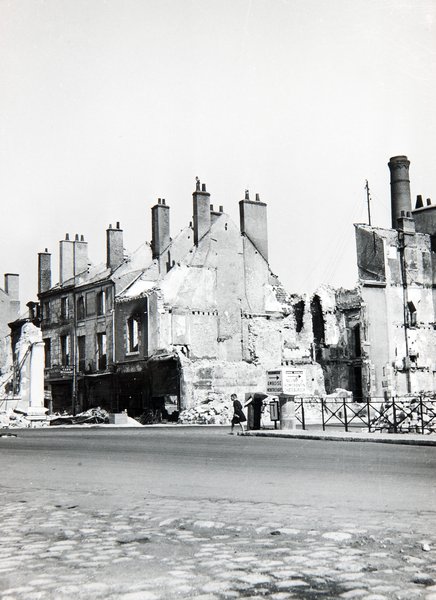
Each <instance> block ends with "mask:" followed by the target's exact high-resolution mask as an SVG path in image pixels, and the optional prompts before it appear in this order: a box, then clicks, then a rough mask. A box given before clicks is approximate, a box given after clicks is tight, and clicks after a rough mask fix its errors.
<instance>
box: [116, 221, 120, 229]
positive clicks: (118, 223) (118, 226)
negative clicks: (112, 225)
mask: <svg viewBox="0 0 436 600" xmlns="http://www.w3.org/2000/svg"><path fill="white" fill-rule="evenodd" d="M119 228H120V222H119V221H117V229H119Z"/></svg>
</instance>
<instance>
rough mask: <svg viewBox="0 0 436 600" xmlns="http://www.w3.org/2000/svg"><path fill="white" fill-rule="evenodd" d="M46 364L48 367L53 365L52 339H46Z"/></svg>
mask: <svg viewBox="0 0 436 600" xmlns="http://www.w3.org/2000/svg"><path fill="white" fill-rule="evenodd" d="M44 365H45V368H46V369H49V368H50V367H51V339H50V338H45V339H44Z"/></svg>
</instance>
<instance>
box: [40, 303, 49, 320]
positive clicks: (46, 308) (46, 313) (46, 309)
mask: <svg viewBox="0 0 436 600" xmlns="http://www.w3.org/2000/svg"><path fill="white" fill-rule="evenodd" d="M42 318H43V319H44V321H50V300H47V301H46V302H43V304H42Z"/></svg>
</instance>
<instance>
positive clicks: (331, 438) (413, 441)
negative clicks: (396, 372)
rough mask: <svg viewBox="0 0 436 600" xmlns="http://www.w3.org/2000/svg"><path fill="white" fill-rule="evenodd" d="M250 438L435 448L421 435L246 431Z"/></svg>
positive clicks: (435, 440) (433, 440)
mask: <svg viewBox="0 0 436 600" xmlns="http://www.w3.org/2000/svg"><path fill="white" fill-rule="evenodd" d="M244 435H245V436H250V437H270V438H284V439H301V440H320V441H327V442H365V443H367V442H372V443H375V444H402V445H407V446H436V437H434V438H433V439H429V438H428V437H427V436H425V435H423V436H422V439H421V438H416V437H413V438H412V437H409V438H407V437H405V436H406V435H407V434H405V436H404V437H395V438H394V437H391V438H389V437H386V436H383V437H378V436H377V437H376V436H374V437H369V436H363V435H361V436H357V435H353V434H350V435H349V436H347V435H329V434H321V433H319V434H316V433H284V432H280V433H272V432H269V431H247V432H245V434H244Z"/></svg>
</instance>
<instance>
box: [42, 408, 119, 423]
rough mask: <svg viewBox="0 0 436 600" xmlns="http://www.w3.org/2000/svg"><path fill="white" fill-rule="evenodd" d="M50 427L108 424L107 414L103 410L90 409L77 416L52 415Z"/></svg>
mask: <svg viewBox="0 0 436 600" xmlns="http://www.w3.org/2000/svg"><path fill="white" fill-rule="evenodd" d="M49 419H50V425H83V424H85V423H86V424H90V423H109V413H108V412H107V411H106V410H104V409H103V408H100V407H97V408H90V409H89V410H85V411H84V412H81V413H79V414H77V415H69V414H63V415H59V414H58V415H52V416H51V417H49Z"/></svg>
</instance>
